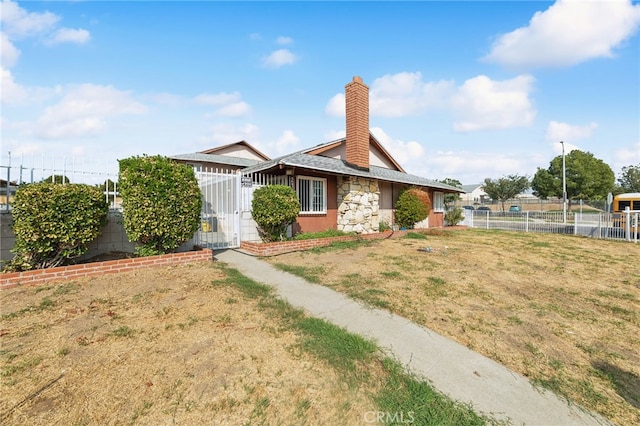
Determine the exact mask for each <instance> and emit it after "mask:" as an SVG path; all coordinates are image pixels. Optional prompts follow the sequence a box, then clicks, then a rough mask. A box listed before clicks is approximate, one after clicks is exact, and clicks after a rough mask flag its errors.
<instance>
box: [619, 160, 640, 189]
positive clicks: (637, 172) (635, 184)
mask: <svg viewBox="0 0 640 426" xmlns="http://www.w3.org/2000/svg"><path fill="white" fill-rule="evenodd" d="M616 192H618V193H623V192H640V164H638V165H637V166H627V167H623V168H622V173H621V174H620V177H619V178H618V188H617V189H616Z"/></svg>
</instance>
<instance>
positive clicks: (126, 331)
mask: <svg viewBox="0 0 640 426" xmlns="http://www.w3.org/2000/svg"><path fill="white" fill-rule="evenodd" d="M111 334H113V335H114V336H116V337H131V336H133V335H134V334H135V330H134V329H133V328H131V327H128V326H126V325H121V326H120V327H118V328H116V329H115V330H113V331H112V332H111Z"/></svg>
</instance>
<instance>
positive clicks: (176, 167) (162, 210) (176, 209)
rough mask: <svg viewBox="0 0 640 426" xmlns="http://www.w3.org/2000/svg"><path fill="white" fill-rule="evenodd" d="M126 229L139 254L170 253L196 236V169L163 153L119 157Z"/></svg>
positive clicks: (199, 200) (198, 204) (198, 208)
mask: <svg viewBox="0 0 640 426" xmlns="http://www.w3.org/2000/svg"><path fill="white" fill-rule="evenodd" d="M119 189H120V194H121V196H122V208H123V217H124V229H125V231H126V232H127V236H128V238H129V240H130V241H135V242H138V243H140V246H139V247H137V248H136V251H137V253H138V254H140V255H143V256H150V255H154V254H163V253H168V252H170V251H172V250H174V249H176V248H177V247H179V246H180V245H181V244H182V243H184V242H185V241H187V240H189V239H190V238H191V237H193V234H194V233H195V232H196V231H197V230H198V227H199V224H200V211H201V208H202V195H201V192H200V187H199V185H198V180H197V179H196V177H195V173H194V172H193V169H192V168H191V167H189V166H187V165H184V164H179V163H176V162H174V161H171V160H170V159H168V158H166V157H163V156H153V157H150V156H143V157H137V156H136V157H130V158H126V159H124V160H120V186H119Z"/></svg>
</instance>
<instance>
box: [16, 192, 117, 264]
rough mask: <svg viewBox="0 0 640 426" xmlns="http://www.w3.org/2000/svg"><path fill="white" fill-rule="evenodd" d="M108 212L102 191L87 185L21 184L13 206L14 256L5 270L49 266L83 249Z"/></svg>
mask: <svg viewBox="0 0 640 426" xmlns="http://www.w3.org/2000/svg"><path fill="white" fill-rule="evenodd" d="M108 212H109V206H108V204H107V202H106V201H105V199H104V194H102V192H101V191H100V190H99V189H98V188H95V187H91V186H89V185H80V184H67V185H61V184H56V183H47V182H41V183H31V184H25V185H21V186H20V187H19V188H18V190H17V191H16V195H15V199H14V202H13V209H12V214H13V231H14V233H15V236H16V242H15V245H14V248H13V250H12V251H13V252H14V253H15V256H14V258H13V259H12V261H11V263H9V265H7V270H12V271H26V270H30V269H41V268H51V267H55V266H58V265H60V264H61V263H62V262H64V261H65V260H68V259H71V258H74V257H77V256H80V255H82V254H84V253H86V251H87V249H88V245H89V243H91V242H92V241H94V240H95V239H96V238H98V236H99V235H100V233H101V232H102V228H103V226H104V225H105V224H106V222H107V214H108Z"/></svg>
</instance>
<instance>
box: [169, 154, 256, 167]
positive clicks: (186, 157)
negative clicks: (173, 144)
mask: <svg viewBox="0 0 640 426" xmlns="http://www.w3.org/2000/svg"><path fill="white" fill-rule="evenodd" d="M171 158H172V159H174V160H182V161H190V162H194V163H216V164H226V165H229V166H238V167H249V166H253V165H255V164H259V163H262V162H261V161H258V160H251V159H249V158H240V157H231V156H228V155H216V154H203V153H201V152H194V153H191V154H179V155H174V156H172V157H171Z"/></svg>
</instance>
